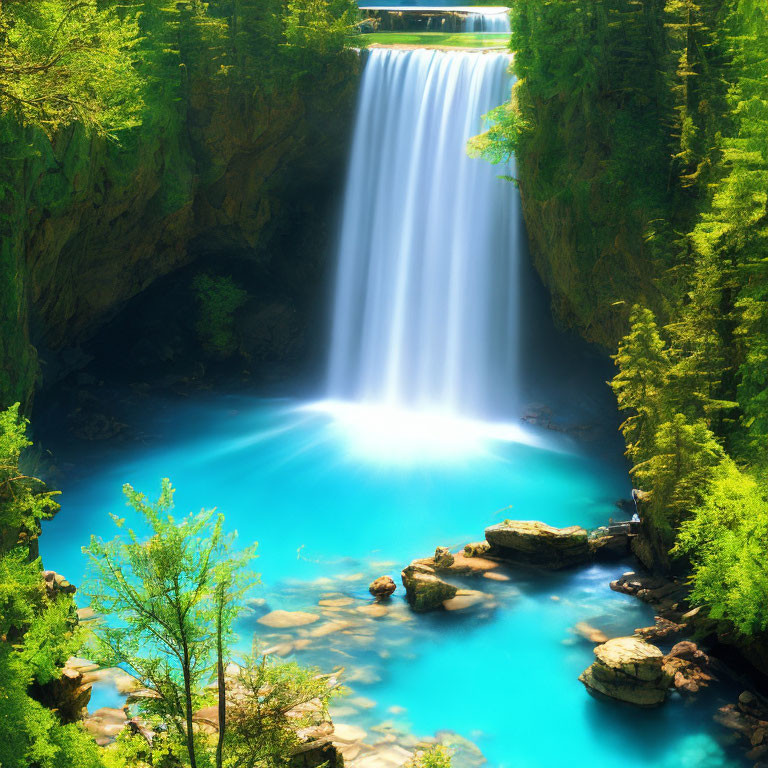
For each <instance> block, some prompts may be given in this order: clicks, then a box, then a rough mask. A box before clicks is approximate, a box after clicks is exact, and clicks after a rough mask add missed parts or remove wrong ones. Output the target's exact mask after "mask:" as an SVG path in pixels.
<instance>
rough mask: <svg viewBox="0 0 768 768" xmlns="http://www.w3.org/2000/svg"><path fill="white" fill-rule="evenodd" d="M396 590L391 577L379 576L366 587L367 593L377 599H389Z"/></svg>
mask: <svg viewBox="0 0 768 768" xmlns="http://www.w3.org/2000/svg"><path fill="white" fill-rule="evenodd" d="M396 589H397V584H395V582H394V580H393V579H392V577H391V576H379V578H378V579H374V580H373V581H372V582H371V584H370V586H369V587H368V591H369V592H370V593H371V594H372V595H373V596H374V597H376V598H378V599H382V598H385V597H389V596H390V595H391V594H392V593H393V592H394V591H395V590H396Z"/></svg>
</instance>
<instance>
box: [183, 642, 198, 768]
mask: <svg viewBox="0 0 768 768" xmlns="http://www.w3.org/2000/svg"><path fill="white" fill-rule="evenodd" d="M184 701H185V703H186V710H187V711H186V713H185V714H186V720H187V752H188V753H189V766H190V768H197V760H196V759H195V734H194V732H193V730H192V684H191V681H190V673H189V652H188V650H187V646H186V643H185V644H184Z"/></svg>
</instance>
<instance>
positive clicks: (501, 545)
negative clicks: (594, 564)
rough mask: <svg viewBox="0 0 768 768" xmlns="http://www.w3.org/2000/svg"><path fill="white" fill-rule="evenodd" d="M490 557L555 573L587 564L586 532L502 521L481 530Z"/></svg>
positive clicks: (524, 521)
mask: <svg viewBox="0 0 768 768" xmlns="http://www.w3.org/2000/svg"><path fill="white" fill-rule="evenodd" d="M485 538H486V540H487V541H488V543H489V544H490V545H491V554H493V555H495V556H497V557H503V558H504V559H506V560H510V561H512V562H515V563H520V564H523V565H537V566H540V567H542V568H550V569H553V570H557V569H560V568H568V567H569V566H573V565H579V564H580V563H585V562H588V561H589V559H590V557H591V553H590V549H589V544H588V540H587V532H586V531H585V530H584V529H583V528H581V527H579V526H576V525H573V526H570V527H568V528H553V527H552V526H551V525H547V524H546V523H541V522H538V521H534V520H505V521H504V522H503V523H499V524H498V525H492V526H491V527H490V528H486V529H485Z"/></svg>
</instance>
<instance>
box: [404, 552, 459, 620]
mask: <svg viewBox="0 0 768 768" xmlns="http://www.w3.org/2000/svg"><path fill="white" fill-rule="evenodd" d="M401 576H402V579H403V586H404V587H405V596H406V598H407V599H408V602H409V604H410V606H411V608H413V610H414V611H419V612H423V611H434V610H436V609H437V608H441V607H442V605H443V602H444V601H445V600H450V599H451V598H452V597H455V596H456V593H457V592H458V589H457V587H454V586H453V585H452V584H448V583H447V582H445V581H443V580H442V579H439V578H438V577H437V576H436V575H435V572H434V570H433V569H431V568H429V567H428V566H425V565H422V564H420V563H411V564H410V565H409V566H407V567H406V568H405V569H404V570H403V572H402V574H401Z"/></svg>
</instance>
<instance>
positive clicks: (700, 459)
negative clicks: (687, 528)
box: [632, 413, 725, 537]
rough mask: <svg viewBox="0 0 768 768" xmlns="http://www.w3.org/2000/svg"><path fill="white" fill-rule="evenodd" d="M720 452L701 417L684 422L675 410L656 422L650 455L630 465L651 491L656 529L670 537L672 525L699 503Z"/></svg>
mask: <svg viewBox="0 0 768 768" xmlns="http://www.w3.org/2000/svg"><path fill="white" fill-rule="evenodd" d="M724 456H725V454H724V451H723V449H722V447H721V446H720V444H719V443H718V442H717V440H716V439H715V436H714V435H713V434H712V432H711V431H710V430H709V429H708V428H707V425H706V424H705V423H704V422H703V421H701V420H699V421H696V422H693V423H688V421H687V420H686V418H685V416H683V414H681V413H678V414H675V416H673V417H672V419H671V420H670V421H666V422H664V423H663V424H661V425H660V426H659V428H658V430H657V432H656V434H655V442H654V446H653V450H652V455H651V457H650V458H649V459H646V460H645V461H643V462H640V463H639V464H637V465H636V466H635V467H634V468H633V469H632V474H633V475H634V476H635V477H636V478H637V479H638V480H640V481H641V482H642V484H643V485H644V486H645V487H646V488H650V489H651V490H652V492H653V497H652V498H653V500H652V505H651V515H652V521H653V523H654V524H655V526H656V527H657V529H659V530H660V531H661V532H662V533H666V534H668V535H670V536H672V537H673V532H674V530H675V529H676V526H678V525H679V524H680V523H681V522H682V521H683V520H684V519H685V518H686V517H688V516H689V515H690V514H691V513H692V512H693V510H694V509H695V508H696V507H697V506H698V505H699V504H701V502H702V500H703V499H704V497H705V496H706V493H707V489H708V487H709V483H710V481H711V479H712V476H713V472H714V470H715V469H716V467H717V466H718V465H719V464H720V462H721V461H722V460H723V458H724Z"/></svg>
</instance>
